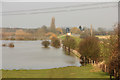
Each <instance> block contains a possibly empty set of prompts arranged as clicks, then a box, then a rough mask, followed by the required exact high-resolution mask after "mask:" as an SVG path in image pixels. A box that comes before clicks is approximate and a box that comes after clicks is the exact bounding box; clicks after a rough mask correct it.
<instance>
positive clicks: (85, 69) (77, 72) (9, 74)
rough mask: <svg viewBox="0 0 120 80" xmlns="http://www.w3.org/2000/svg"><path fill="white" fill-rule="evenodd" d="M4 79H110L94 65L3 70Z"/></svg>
mask: <svg viewBox="0 0 120 80" xmlns="http://www.w3.org/2000/svg"><path fill="white" fill-rule="evenodd" d="M2 75H3V76H2V77H3V78H109V75H108V74H107V73H104V72H102V71H101V70H99V69H97V68H94V67H93V66H92V65H87V66H81V67H73V66H71V67H63V68H53V69H42V70H3V71H2Z"/></svg>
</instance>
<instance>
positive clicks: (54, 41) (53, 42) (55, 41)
mask: <svg viewBox="0 0 120 80" xmlns="http://www.w3.org/2000/svg"><path fill="white" fill-rule="evenodd" d="M51 45H52V46H53V47H55V48H59V47H60V40H59V39H58V38H56V37H53V38H52V39H51Z"/></svg>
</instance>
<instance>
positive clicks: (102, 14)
mask: <svg viewBox="0 0 120 80" xmlns="http://www.w3.org/2000/svg"><path fill="white" fill-rule="evenodd" d="M84 4H94V3H92V2H89V3H88V2H87V3H83V2H74V3H73V2H72V3H70V2H51V3H48V2H47V3H45V2H4V3H3V7H2V9H3V12H6V11H20V10H33V9H46V8H57V7H64V6H76V5H80V6H81V5H84ZM114 4H115V3H113V4H112V3H110V4H108V3H107V4H101V5H92V6H91V5H90V6H87V7H73V8H72V7H71V8H69V9H68V8H65V9H64V8H62V9H63V10H66V11H63V12H57V13H55V12H53V13H39V14H27V15H4V16H3V18H2V21H3V25H2V27H17V28H37V27H41V26H42V25H46V26H48V27H49V26H50V23H51V19H52V17H53V16H54V17H55V24H56V27H78V26H79V25H81V26H86V27H90V25H91V24H92V25H93V27H94V28H98V27H102V28H105V29H112V28H113V25H114V24H116V23H117V21H118V7H109V8H96V9H85V10H77V11H69V10H71V9H83V8H91V7H102V6H113V5H114ZM116 4H117V3H116ZM55 10H58V9H55ZM67 10H68V11H67ZM45 11H50V10H45ZM25 13H31V11H25Z"/></svg>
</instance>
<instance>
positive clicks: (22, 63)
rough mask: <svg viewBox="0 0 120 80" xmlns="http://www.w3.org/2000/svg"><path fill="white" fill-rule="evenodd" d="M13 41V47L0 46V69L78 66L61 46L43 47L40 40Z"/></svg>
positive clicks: (77, 62)
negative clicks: (0, 60)
mask: <svg viewBox="0 0 120 80" xmlns="http://www.w3.org/2000/svg"><path fill="white" fill-rule="evenodd" d="M10 42H13V43H14V45H15V47H14V48H10V47H2V69H9V70H11V69H50V68H58V67H66V66H80V60H79V59H78V58H77V57H76V56H74V55H66V53H65V52H64V50H63V49H62V48H58V49H56V48H54V47H51V46H50V47H49V48H44V47H43V46H42V45H41V42H42V41H2V43H10Z"/></svg>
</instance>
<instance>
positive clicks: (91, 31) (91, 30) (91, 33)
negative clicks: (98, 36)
mask: <svg viewBox="0 0 120 80" xmlns="http://www.w3.org/2000/svg"><path fill="white" fill-rule="evenodd" d="M90 36H91V37H92V36H93V29H92V24H91V27H90Z"/></svg>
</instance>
